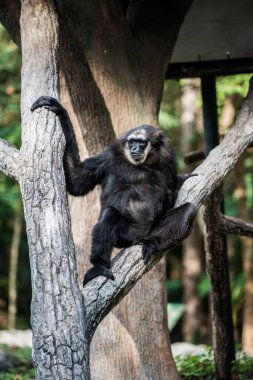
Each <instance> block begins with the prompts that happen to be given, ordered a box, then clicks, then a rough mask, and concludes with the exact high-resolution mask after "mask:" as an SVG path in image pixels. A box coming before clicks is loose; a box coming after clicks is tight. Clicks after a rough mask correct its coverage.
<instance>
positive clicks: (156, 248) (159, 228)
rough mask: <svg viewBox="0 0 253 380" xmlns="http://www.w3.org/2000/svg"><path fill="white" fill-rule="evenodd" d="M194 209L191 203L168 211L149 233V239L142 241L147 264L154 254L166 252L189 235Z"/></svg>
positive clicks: (194, 213)
mask: <svg viewBox="0 0 253 380" xmlns="http://www.w3.org/2000/svg"><path fill="white" fill-rule="evenodd" d="M195 216H196V208H195V206H194V205H193V204H192V203H185V204H183V205H182V206H179V207H175V208H173V209H171V210H168V211H167V212H166V214H165V215H164V217H163V218H162V220H160V221H159V222H158V224H157V225H156V226H154V227H153V228H152V230H151V231H150V235H149V237H147V238H145V239H143V241H142V243H143V248H142V254H143V259H144V261H145V263H146V264H147V263H148V262H149V260H150V258H151V256H152V255H153V254H154V253H155V252H164V251H167V250H168V249H169V248H171V246H174V245H175V244H178V243H180V242H181V241H182V240H183V239H185V238H186V237H187V236H188V234H189V233H190V230H191V227H192V223H193V220H194V218H195Z"/></svg>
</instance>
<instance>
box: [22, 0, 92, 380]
mask: <svg viewBox="0 0 253 380" xmlns="http://www.w3.org/2000/svg"><path fill="white" fill-rule="evenodd" d="M21 39H22V58H23V65H22V94H21V96H22V97H21V114H22V147H21V149H20V153H19V162H18V164H19V171H18V172H19V183H20V187H21V192H22V198H23V202H24V211H25V218H26V226H27V236H28V242H29V253H30V263H31V272H32V304H31V313H32V317H31V324H32V329H33V349H34V350H33V361H34V365H35V368H36V375H37V378H38V379H72V378H75V379H88V378H89V365H88V362H89V358H88V353H89V345H88V340H87V339H86V336H85V325H84V319H83V318H84V315H85V314H84V306H83V299H82V297H81V293H80V290H79V288H78V284H77V278H76V267H75V256H74V245H73V240H72V236H71V233H70V218H69V213H68V207H67V199H66V192H65V181H64V175H63V167H62V157H63V151H64V139H63V134H62V130H61V127H60V125H59V122H58V121H57V119H56V118H55V116H54V115H52V114H50V115H49V112H48V111H47V110H40V111H37V112H36V113H34V115H32V116H31V113H30V111H29V110H30V107H31V104H32V103H33V101H35V100H36V99H37V97H38V96H39V95H45V94H47V95H51V96H54V97H58V92H57V88H58V84H59V82H58V70H57V64H58V62H57V55H56V53H57V44H58V21H57V17H56V15H55V11H54V6H53V4H52V1H51V0H48V1H45V0H36V1H34V0H25V1H23V2H22V11H21ZM35 52H36V54H35Z"/></svg>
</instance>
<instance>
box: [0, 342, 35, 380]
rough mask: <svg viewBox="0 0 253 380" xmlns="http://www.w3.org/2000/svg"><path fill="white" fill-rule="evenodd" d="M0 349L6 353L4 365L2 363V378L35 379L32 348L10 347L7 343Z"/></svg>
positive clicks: (11, 379)
mask: <svg viewBox="0 0 253 380" xmlns="http://www.w3.org/2000/svg"><path fill="white" fill-rule="evenodd" d="M0 350H2V351H3V353H4V355H5V362H4V363H3V367H1V363H0V380H33V379H35V371H34V368H33V365H32V350H31V349H30V348H10V347H8V346H7V345H1V346H0Z"/></svg>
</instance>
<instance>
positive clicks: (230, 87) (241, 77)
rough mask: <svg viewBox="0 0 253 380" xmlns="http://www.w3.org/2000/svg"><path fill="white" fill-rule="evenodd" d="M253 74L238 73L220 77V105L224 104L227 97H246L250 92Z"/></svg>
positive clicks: (217, 87)
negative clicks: (250, 81)
mask: <svg viewBox="0 0 253 380" xmlns="http://www.w3.org/2000/svg"><path fill="white" fill-rule="evenodd" d="M250 78H251V74H237V75H229V76H225V77H220V78H218V79H217V82H216V91H217V102H218V107H219V108H221V107H223V105H224V102H225V99H226V98H227V97H229V96H235V95H240V97H241V98H244V97H245V96H246V94H247V92H248V88H249V80H250Z"/></svg>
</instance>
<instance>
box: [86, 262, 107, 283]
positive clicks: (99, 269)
mask: <svg viewBox="0 0 253 380" xmlns="http://www.w3.org/2000/svg"><path fill="white" fill-rule="evenodd" d="M98 276H103V277H106V278H109V279H110V280H114V275H113V274H112V271H111V269H107V268H105V267H104V266H102V265H100V266H95V267H92V268H90V269H89V270H88V272H87V273H86V274H85V276H84V280H83V286H85V285H86V284H87V283H88V282H89V281H91V280H93V278H95V277H98Z"/></svg>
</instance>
